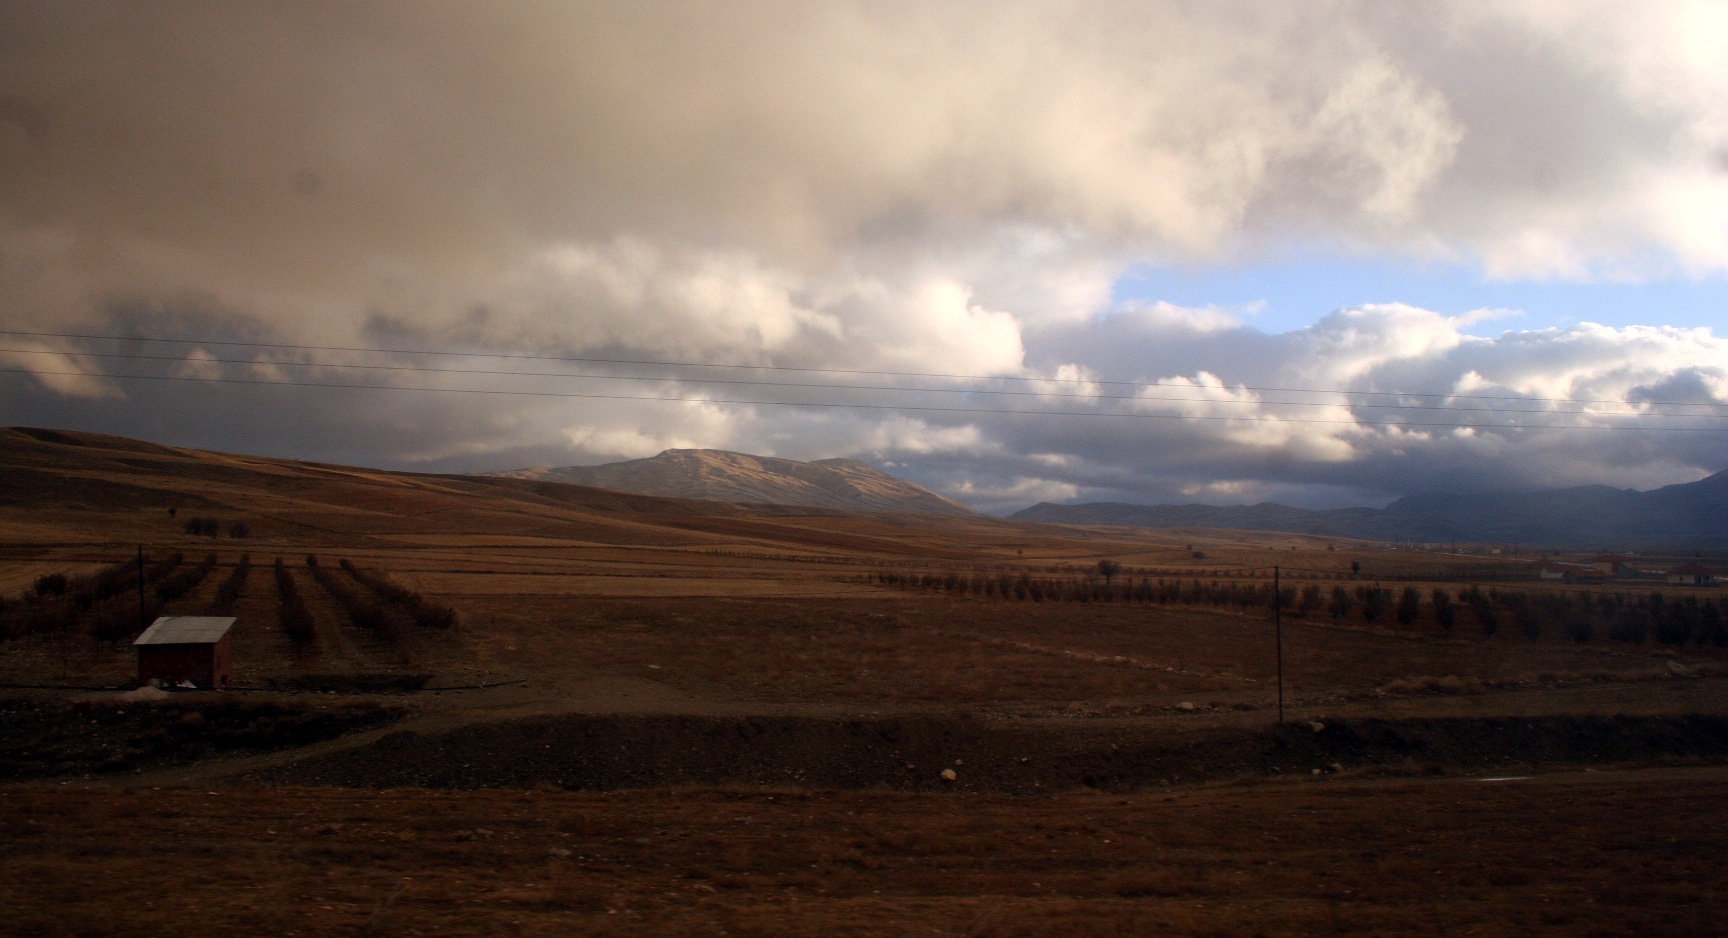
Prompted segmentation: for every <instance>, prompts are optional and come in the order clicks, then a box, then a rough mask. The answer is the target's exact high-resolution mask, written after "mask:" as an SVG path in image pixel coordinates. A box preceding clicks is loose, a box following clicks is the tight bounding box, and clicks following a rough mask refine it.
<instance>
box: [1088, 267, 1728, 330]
mask: <svg viewBox="0 0 1728 938" xmlns="http://www.w3.org/2000/svg"><path fill="white" fill-rule="evenodd" d="M1114 301H1115V303H1116V304H1119V305H1120V304H1127V303H1135V302H1140V303H1156V302H1160V301H1163V302H1167V303H1172V304H1174V305H1177V306H1185V307H1209V306H1210V307H1218V308H1221V309H1226V310H1231V311H1233V312H1235V313H1236V314H1237V315H1238V316H1240V317H1241V319H1242V320H1243V322H1244V323H1245V324H1246V325H1248V326H1249V327H1251V328H1254V329H1258V330H1260V331H1263V332H1267V333H1272V334H1277V333H1283V332H1289V331H1292V330H1296V329H1301V328H1304V327H1306V326H1309V325H1312V324H1313V323H1314V322H1316V321H1318V320H1319V319H1320V318H1321V317H1323V316H1325V315H1326V314H1327V313H1330V312H1332V311H1333V310H1335V309H1340V308H1343V307H1347V306H1361V305H1365V304H1369V303H1405V304H1408V305H1411V306H1419V307H1422V308H1423V309H1429V310H1433V311H1435V312H1437V313H1441V314H1443V315H1446V316H1459V315H1463V314H1465V313H1469V312H1473V311H1475V310H1481V309H1493V310H1504V311H1505V313H1504V314H1503V315H1498V316H1494V317H1490V318H1483V319H1480V320H1478V321H1475V322H1473V323H1472V324H1471V325H1469V326H1467V327H1466V329H1465V331H1467V332H1469V333H1471V334H1473V335H1480V336H1495V335H1499V334H1500V333H1502V332H1505V331H1507V330H1520V331H1522V330H1527V329H1546V328H1551V327H1565V326H1570V325H1573V324H1576V323H1580V322H1596V323H1601V324H1603V325H1608V326H1617V327H1620V326H1631V325H1645V326H1680V327H1686V328H1697V327H1704V328H1708V329H1710V330H1712V332H1714V333H1715V334H1716V335H1728V278H1724V277H1723V276H1720V275H1716V276H1710V277H1704V278H1699V279H1689V278H1684V277H1674V278H1668V279H1662V280H1653V281H1647V282H1643V283H1621V282H1596V283H1574V282H1565V281H1534V280H1514V281H1495V280H1488V279H1486V278H1484V277H1483V276H1482V275H1481V272H1480V271H1479V270H1477V269H1475V268H1473V267H1467V266H1463V265H1456V264H1416V263H1407V262H1397V261H1387V260H1385V259H1373V260H1366V259H1363V260H1358V259H1310V260H1301V261H1279V262H1273V263H1266V264H1258V265H1243V266H1227V265H1217V266H1206V267H1188V268H1185V267H1154V266H1142V267H1136V268H1134V269H1132V270H1130V271H1129V272H1128V273H1127V274H1125V275H1124V276H1122V277H1121V278H1119V279H1118V280H1117V281H1116V284H1115V287H1114Z"/></svg>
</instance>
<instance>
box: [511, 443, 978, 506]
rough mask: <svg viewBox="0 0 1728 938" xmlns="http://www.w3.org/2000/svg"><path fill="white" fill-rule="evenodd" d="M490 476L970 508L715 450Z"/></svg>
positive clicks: (860, 469)
mask: <svg viewBox="0 0 1728 938" xmlns="http://www.w3.org/2000/svg"><path fill="white" fill-rule="evenodd" d="M488 475H489V476H494V477H504V478H515V479H534V480H538V481H545V482H569V483H574V484H576V485H591V486H595V487H597V488H605V489H614V490H617V491H620V492H635V493H637V494H639V495H662V496H667V497H672V498H698V499H707V500H711V501H721V502H739V503H745V504H764V505H803V506H807V507H813V508H837V509H841V510H844V511H903V512H913V513H917V514H938V515H960V514H970V513H971V509H969V508H967V507H966V506H965V505H962V504H960V503H959V502H955V501H950V500H949V499H946V498H943V497H942V496H940V495H937V494H936V493H935V492H932V491H930V490H929V489H926V488H923V487H922V486H918V485H914V484H912V483H911V482H907V481H905V480H903V479H896V478H894V477H893V476H891V475H888V474H887V473H885V472H883V471H882V470H880V469H877V468H876V467H874V466H871V465H869V464H868V463H863V462H859V461H858V460H856V459H822V460H818V461H816V462H799V461H797V460H793V459H779V458H776V457H773V456H751V455H749V454H746V453H731V452H727V451H725V450H717V449H669V450H666V451H665V452H663V453H661V454H660V455H658V456H651V457H649V458H647V459H632V460H628V461H626V462H615V463H607V464H606V465H602V466H565V467H561V468H543V469H518V470H512V471H507V472H495V473H488Z"/></svg>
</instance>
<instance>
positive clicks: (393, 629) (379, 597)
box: [278, 554, 457, 648]
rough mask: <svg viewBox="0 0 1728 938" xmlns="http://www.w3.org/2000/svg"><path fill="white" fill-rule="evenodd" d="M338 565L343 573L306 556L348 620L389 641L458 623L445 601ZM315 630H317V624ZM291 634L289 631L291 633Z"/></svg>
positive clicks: (350, 565)
mask: <svg viewBox="0 0 1728 938" xmlns="http://www.w3.org/2000/svg"><path fill="white" fill-rule="evenodd" d="M339 566H340V567H341V569H342V573H340V574H339V573H337V572H336V571H334V570H332V569H330V568H329V567H327V566H325V565H323V564H321V563H319V562H318V558H317V556H316V555H310V554H309V555H307V557H306V568H307V570H309V571H310V572H311V574H312V579H313V580H314V581H316V582H317V583H318V585H319V587H321V588H322V589H323V590H324V592H325V593H327V594H328V595H329V596H330V598H331V599H334V600H335V601H336V604H337V605H339V606H341V607H342V610H343V612H345V613H346V614H347V616H348V620H349V622H351V623H353V625H354V626H355V627H356V628H360V629H364V630H366V631H368V632H371V633H372V634H373V635H375V636H377V637H378V639H379V640H380V641H382V642H384V643H385V644H386V645H389V646H391V647H393V648H399V647H401V646H402V645H403V644H404V643H406V642H407V640H408V636H409V632H410V629H411V628H412V627H420V628H426V629H435V630H443V629H448V628H452V627H454V626H455V625H456V624H457V618H456V610H455V609H452V608H451V607H449V606H446V605H444V604H443V603H439V602H434V601H432V600H430V599H427V598H426V597H424V596H422V595H421V594H420V593H418V592H416V591H415V590H412V589H409V588H408V587H405V586H403V585H401V584H400V583H397V582H395V581H394V580H391V579H390V578H389V577H387V576H384V575H383V574H381V573H377V572H375V571H371V570H366V569H364V568H362V567H359V566H356V565H355V564H354V563H353V562H351V561H348V560H342V561H340V563H339ZM343 574H346V576H344V575H343ZM280 582H281V579H280V577H279V578H278V583H279V584H280ZM284 595H286V594H284ZM309 618H310V617H309V616H308V619H309ZM284 628H286V623H285V624H284ZM312 632H313V634H315V633H316V629H315V627H313V629H312ZM292 634H293V633H292V632H290V636H292Z"/></svg>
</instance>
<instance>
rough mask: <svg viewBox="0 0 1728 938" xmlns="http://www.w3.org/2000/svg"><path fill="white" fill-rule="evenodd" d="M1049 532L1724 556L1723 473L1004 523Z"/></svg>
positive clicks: (1068, 508) (1044, 513)
mask: <svg viewBox="0 0 1728 938" xmlns="http://www.w3.org/2000/svg"><path fill="white" fill-rule="evenodd" d="M1008 517H1009V518H1010V519H1012V520H1015V521H1036V522H1042V523H1045V524H1084V525H1115V526H1126V527H1148V528H1173V527H1193V528H1223V529H1230V530H1261V531H1281V532H1286V533H1293V534H1314V535H1323V536H1331V537H1353V538H1365V539H1369V540H1379V541H1422V542H1439V541H1482V542H1502V543H1509V542H1518V543H1528V544H1543V545H1547V546H1552V547H1584V548H1595V547H1608V546H1612V545H1620V546H1626V547H1635V546H1658V545H1665V546H1684V547H1704V546H1710V547H1728V470H1725V471H1722V472H1717V473H1714V474H1712V475H1709V476H1706V477H1704V478H1702V479H1699V480H1697V481H1695V482H1682V483H1678V484H1675V485H1668V486H1663V487H1662V488H1658V489H1651V490H1649V491H1638V490H1636V489H1616V488H1613V487H1611V486H1606V485H1580V486H1571V487H1568V488H1557V489H1536V490H1529V491H1517V492H1488V493H1477V494H1468V495H1407V496H1404V497H1403V498H1400V499H1398V500H1397V501H1394V502H1392V503H1391V504H1390V505H1387V506H1386V507H1385V508H1339V509H1326V510H1315V509H1306V508H1293V507H1290V506H1288V505H1280V504H1277V503H1274V502H1261V503H1259V504H1257V505H1224V506H1221V505H1195V504H1189V505H1131V504H1125V503H1121V502H1090V503H1083V504H1079V505H1054V504H1050V503H1048V502H1041V503H1039V504H1037V505H1033V506H1031V507H1029V508H1024V509H1022V510H1020V511H1017V512H1015V513H1013V514H1011V515H1009V516H1008Z"/></svg>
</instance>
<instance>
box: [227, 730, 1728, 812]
mask: <svg viewBox="0 0 1728 938" xmlns="http://www.w3.org/2000/svg"><path fill="white" fill-rule="evenodd" d="M1316 725H1321V726H1322V728H1321V729H1318V730H1316V729H1315V728H1314V727H1315V726H1316ZM1668 759H1703V760H1719V759H1728V717H1722V716H1684V717H1549V718H1533V719H1434V720H1403V721H1389V720H1375V719H1361V720H1357V719H1351V720H1337V721H1330V720H1328V721H1324V723H1323V724H1310V723H1306V722H1303V723H1296V724H1286V725H1284V726H1280V727H1276V728H1267V729H1264V730H1215V731H1205V732H1189V733H1181V734H1174V735H1172V734H1169V733H1162V732H1154V731H1150V730H1144V729H1130V728H1121V727H1111V728H1075V727H1071V726H1053V725H1033V726H1025V725H1021V726H1007V725H1001V724H991V723H985V722H982V721H975V720H968V719H942V718H901V719H858V720H822V719H797V718H779V717H774V718H770V717H757V718H706V717H678V716H627V717H626V716H561V717H547V718H537V719H532V720H523V721H518V722H513V723H507V724H494V725H487V726H473V727H466V728H463V729H459V730H455V731H452V732H449V733H446V734H443V735H439V736H425V735H421V734H418V733H414V732H407V731H404V732H400V733H393V734H391V735H389V736H386V737H384V738H382V739H380V740H378V741H376V742H374V743H371V744H369V745H367V746H364V747H361V748H358V749H353V750H347V751H343V752H338V753H333V754H330V755H327V756H323V757H319V758H316V759H311V760H307V761H305V762H301V763H297V764H293V765H289V766H284V767H280V768H277V769H272V770H269V771H267V772H265V773H261V774H259V775H256V776H252V777H250V778H248V779H247V781H252V782H265V783H281V784H312V785H338V786H350V787H376V788H394V787H402V786H422V787H429V788H526V787H532V786H535V785H542V784H550V785H556V786H559V787H563V788H570V789H587V790H609V789H628V788H656V787H667V786H745V787H757V786H761V787H777V788H825V789H895V790H940V789H954V790H962V791H990V792H1010V793H1022V794H1026V793H1038V792H1053V791H1064V790H1071V789H1076V788H1099V789H1109V790H1127V789H1134V788H1143V787H1149V786H1157V785H1162V784H1172V783H1183V782H1191V781H1201V780H1207V779H1221V778H1233V777H1241V776H1255V775H1278V774H1302V775H1306V774H1310V773H1311V772H1312V771H1313V770H1315V769H1320V770H1322V771H1331V770H1333V769H1332V767H1333V766H1334V765H1337V766H1339V767H1342V768H1363V767H1379V768H1381V769H1384V770H1389V771H1395V772H1400V773H1405V772H1407V773H1413V774H1424V773H1444V772H1447V771H1456V770H1463V769H1480V768H1489V767H1496V768H1499V767H1508V768H1533V767H1537V766H1545V765H1546V766H1558V765H1582V764H1591V763H1625V762H1645V761H1659V760H1668ZM944 770H949V771H951V772H952V773H953V777H952V778H944V777H943V773H944Z"/></svg>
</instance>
